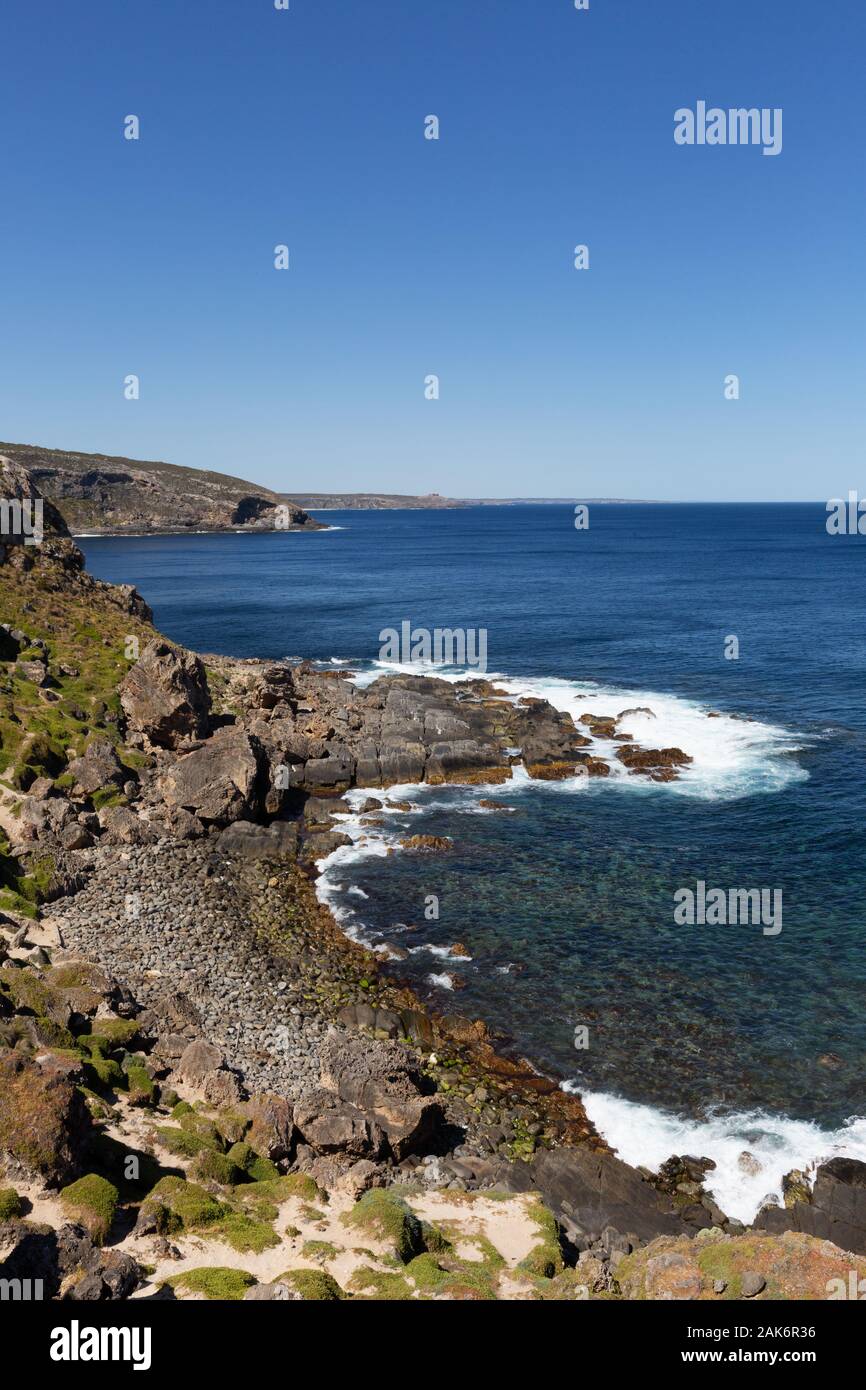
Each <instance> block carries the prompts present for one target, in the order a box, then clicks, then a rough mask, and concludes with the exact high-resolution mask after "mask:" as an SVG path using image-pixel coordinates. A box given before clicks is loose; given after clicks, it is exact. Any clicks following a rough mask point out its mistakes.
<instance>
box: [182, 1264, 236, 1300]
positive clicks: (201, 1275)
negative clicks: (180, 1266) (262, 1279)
mask: <svg viewBox="0 0 866 1390" xmlns="http://www.w3.org/2000/svg"><path fill="white" fill-rule="evenodd" d="M164 1282H165V1283H166V1284H170V1285H171V1286H172V1288H173V1289H174V1290H175V1291H176V1292H180V1293H181V1294H183V1293H190V1294H198V1295H200V1296H201V1297H203V1298H208V1299H222V1300H223V1301H230V1302H238V1301H239V1300H240V1299H242V1298H243V1296H244V1294H245V1293H246V1291H247V1289H251V1288H252V1287H253V1285H254V1284H257V1283H258V1280H257V1279H256V1277H255V1275H253V1274H248V1273H247V1271H246V1270H245V1269H227V1268H224V1267H221V1266H219V1265H212V1266H204V1265H203V1266H202V1267H201V1268H200V1269H188V1270H187V1271H186V1272H185V1273H184V1274H175V1275H173V1276H172V1277H171V1278H170V1279H166V1280H165V1281H164Z"/></svg>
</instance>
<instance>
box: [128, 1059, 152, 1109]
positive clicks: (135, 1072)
mask: <svg viewBox="0 0 866 1390" xmlns="http://www.w3.org/2000/svg"><path fill="white" fill-rule="evenodd" d="M125 1070H126V1088H127V1091H128V1092H129V1103H130V1105H155V1104H156V1085H155V1083H154V1081H153V1079H152V1077H151V1076H150V1073H149V1072H148V1070H147V1068H146V1067H145V1066H144V1065H142V1064H141V1063H138V1062H130V1063H129V1064H128V1066H127V1067H126V1069H125Z"/></svg>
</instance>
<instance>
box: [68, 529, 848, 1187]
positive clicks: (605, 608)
mask: <svg viewBox="0 0 866 1390" xmlns="http://www.w3.org/2000/svg"><path fill="white" fill-rule="evenodd" d="M318 515H319V519H320V520H324V521H327V522H328V523H329V524H330V525H331V526H334V527H339V528H341V529H334V530H330V531H328V532H323V533H315V534H308V535H305V534H302V533H289V534H284V533H266V534H252V535H240V534H232V535H192V536H182V537H174V536H172V537H146V538H140V539H139V538H124V539H109V538H85V539H83V540H82V541H81V542H80V543H81V544H82V545H83V548H84V550H85V552H86V556H87V563H88V567H89V569H90V570H91V571H92V572H93V573H95V574H97V575H99V576H100V577H102V578H105V579H109V580H113V581H115V582H132V583H134V584H136V585H137V586H138V588H139V589H140V590H141V592H142V593H143V595H144V596H145V597H146V599H147V601H148V602H149V603H150V604H151V606H152V607H153V609H154V614H155V620H156V623H157V625H158V627H159V628H160V629H161V630H162V631H163V632H164V633H166V634H167V635H168V636H170V637H172V638H174V639H176V640H178V641H180V642H183V643H186V644H188V645H189V646H192V647H194V648H196V649H197V650H199V651H205V652H206V651H218V652H223V653H230V654H234V655H238V656H267V657H301V656H304V657H312V658H315V659H318V660H321V661H327V662H330V661H332V660H333V659H338V660H339V661H340V663H341V664H348V665H352V666H354V667H355V668H356V669H358V670H365V669H368V668H369V667H370V666H371V665H372V663H374V662H375V660H376V658H377V655H378V651H379V645H380V643H379V632H380V630H381V629H383V628H386V627H399V625H400V623H401V621H403V620H404V619H409V620H411V622H412V623H413V626H416V627H429V628H434V627H437V626H438V627H449V628H455V627H465V628H480V627H483V628H485V629H486V630H487V633H488V669H489V671H490V672H494V673H497V674H499V675H501V676H505V677H509V678H511V679H513V680H514V681H516V682H522V683H523V684H522V685H521V687H520V688H521V689H522V690H524V691H525V692H527V693H539V694H546V695H548V696H549V697H550V698H555V699H556V701H557V702H559V703H560V704H561V706H562V707H564V708H569V709H573V710H574V711H575V712H576V713H579V712H580V711H581V709H582V708H584V707H586V708H593V707H595V708H597V709H598V708H604V709H610V710H612V711H613V712H617V710H618V709H619V708H625V707H627V706H630V705H633V704H635V703H640V704H646V705H648V706H650V707H654V712H655V713H656V715H657V723H656V725H655V726H654V727H655V728H656V729H658V730H663V731H664V733H665V738H663V739H659V740H657V741H661V742H667V741H670V742H674V743H675V742H678V741H679V742H681V746H685V747H686V751H694V752H695V757H696V763H695V767H694V769H693V771H692V772H691V773H690V774H689V778H688V780H684V782H683V783H682V784H679V783H678V784H676V785H675V786H673V787H665V786H653V785H649V784H647V783H646V782H645V781H643V779H637V778H626V777H619V778H611V779H610V780H609V781H608V782H606V783H605V782H601V781H598V782H596V781H593V782H591V783H589V784H587V783H586V782H585V781H584V782H583V783H581V784H579V785H578V784H563V785H554V786H546V785H545V786H541V785H538V784H535V785H531V786H527V785H526V784H521V785H520V786H519V787H514V788H511V787H505V788H501V789H499V790H498V791H497V792H496V793H495V795H496V796H497V797H499V798H500V799H502V800H503V802H504V803H505V804H508V805H511V806H513V807H515V808H516V810H515V814H513V815H496V814H489V815H485V814H478V813H477V800H478V797H479V796H482V795H484V794H485V790H484V789H482V790H481V791H480V792H479V791H478V790H477V789H473V790H472V792H467V791H465V790H460V789H446V790H444V791H443V790H441V789H435V790H431V792H430V793H429V794H428V795H426V796H425V795H423V794H422V795H420V796H417V800H418V803H419V805H420V807H421V810H420V811H419V812H418V813H416V814H415V815H414V816H412V817H411V823H412V828H413V830H418V829H422V828H423V829H424V830H427V831H431V832H434V833H441V834H446V835H449V836H451V837H452V838H453V839H454V842H455V847H454V851H453V852H452V853H451V854H448V855H443V856H437V857H435V858H432V857H431V858H427V859H425V860H419V859H418V858H413V857H410V856H407V855H402V854H397V855H394V856H392V857H389V858H387V859H383V858H381V857H373V858H371V857H366V858H365V857H363V855H361V854H353V853H350V854H348V855H346V856H345V860H344V862H339V861H338V862H336V863H335V864H334V865H333V867H332V868H331V869H330V870H329V879H330V881H331V894H332V901H334V902H335V904H337V905H339V903H341V902H342V903H344V904H345V908H346V913H347V915H348V912H349V909H350V908H352V909H354V914H355V917H354V919H353V920H355V919H356V920H357V925H358V928H359V929H362V934H363V933H364V932H366V933H367V939H374V940H375V939H381V940H391V941H395V942H399V944H401V945H403V946H407V947H412V948H414V947H418V946H421V947H423V948H425V949H418V950H414V951H413V954H412V955H411V956H410V958H409V960H408V961H406V962H403V963H402V964H401V966H400V972H401V973H402V974H403V975H407V974H408V975H409V976H410V977H411V978H412V979H413V982H414V983H415V984H416V985H417V986H418V988H419V989H420V990H421V991H422V992H426V993H428V994H429V996H430V997H431V998H432V999H434V1000H435V1002H436V1004H437V1005H438V1006H439V1007H451V1008H453V1009H455V1010H458V1011H459V1012H461V1013H473V1014H480V1015H482V1016H483V1017H485V1018H486V1019H488V1021H489V1022H491V1023H493V1024H494V1025H496V1026H497V1027H499V1028H500V1029H502V1030H503V1031H505V1032H506V1033H507V1034H509V1035H510V1036H511V1037H512V1038H513V1039H514V1041H515V1045H516V1046H518V1047H519V1048H520V1049H521V1050H522V1051H523V1052H524V1053H525V1055H527V1056H528V1057H530V1058H531V1059H533V1060H534V1061H535V1062H536V1063H537V1064H538V1065H539V1066H542V1067H544V1068H547V1069H550V1070H551V1071H552V1072H554V1073H555V1074H557V1075H559V1076H561V1077H564V1078H572V1079H573V1080H574V1081H575V1082H576V1083H577V1084H579V1085H580V1086H581V1087H582V1088H586V1090H587V1091H588V1092H589V1093H591V1094H592V1095H597V1096H598V1097H600V1098H601V1099H600V1100H599V1107H598V1113H600V1114H602V1115H604V1117H605V1120H606V1123H608V1124H609V1126H611V1127H612V1128H614V1129H617V1126H618V1127H619V1129H618V1134H617V1142H619V1143H620V1145H621V1151H623V1152H624V1153H626V1156H632V1157H637V1156H639V1154H638V1152H637V1150H635V1152H634V1153H632V1152H631V1151H630V1150H629V1145H628V1142H624V1140H623V1134H625V1133H626V1131H628V1133H629V1134H630V1133H631V1131H632V1130H635V1129H636V1127H640V1126H641V1125H642V1126H644V1127H646V1126H647V1125H648V1124H649V1121H648V1119H647V1116H652V1115H656V1114H664V1115H667V1116H679V1117H681V1118H682V1120H683V1123H686V1122H688V1123H691V1124H693V1125H698V1124H701V1123H703V1122H704V1120H703V1118H702V1117H706V1115H707V1114H708V1113H713V1112H716V1113H721V1114H722V1115H725V1114H730V1115H736V1116H740V1117H741V1123H740V1125H739V1129H738V1130H737V1132H736V1143H737V1144H738V1145H739V1148H740V1149H742V1148H743V1147H751V1148H752V1149H753V1150H754V1151H756V1152H761V1153H764V1152H765V1151H766V1150H767V1147H768V1145H769V1147H770V1148H772V1146H773V1144H776V1146H777V1147H780V1148H784V1149H785V1153H786V1155H787V1156H790V1154H789V1151H790V1152H794V1151H795V1150H796V1154H795V1156H797V1155H799V1149H798V1148H797V1143H795V1142H794V1141H793V1140H792V1138H791V1136H792V1134H795V1133H796V1135H798V1136H799V1140H798V1142H800V1143H801V1146H802V1141H803V1134H804V1133H805V1132H806V1130H805V1129H804V1126H811V1127H812V1129H814V1127H815V1126H820V1127H822V1129H823V1130H825V1131H827V1132H829V1131H831V1130H838V1128H839V1127H840V1126H842V1125H843V1123H844V1122H845V1121H846V1119H849V1118H850V1117H851V1116H863V1115H866V1095H864V1077H866V854H864V849H866V833H864V821H866V816H864V811H866V794H864V769H866V700H864V690H866V538H862V537H856V536H855V537H831V536H829V535H828V534H827V532H826V529H825V524H824V523H825V510H824V506H823V504H820V503H816V504H803V505H799V504H796V505H774V504H768V505H715V506H713V505H679V506H674V505H652V506H637V505H609V506H602V505H595V506H592V507H591V509H590V526H589V529H588V530H585V531H578V530H575V528H574V524H573V514H572V509H571V508H569V507H565V506H536V507H488V508H469V509H466V510H456V511H440V512H429V511H423V512H413V511H399V512H329V513H320V514H318ZM731 636H735V637H736V638H737V639H738V642H739V659H738V660H728V659H726V658H725V645H726V639H727V638H729V637H731ZM729 645H730V644H729ZM619 692H622V693H621V694H620V693H619ZM594 702H595V705H594ZM578 706H580V709H579V708H578ZM710 710H713V711H719V712H721V713H722V715H723V716H730V715H736V716H741V717H742V718H738V719H732V718H722V719H721V720H707V719H706V713H707V712H708V711H710ZM747 719H748V720H753V721H756V722H755V723H752V724H749V723H746V722H744V720H747ZM689 738H693V739H694V748H693V749H690V748H689V747H688V746H687V740H688V739H689ZM637 741H640V737H638V739H637ZM488 794H489V790H488ZM408 823H409V820H408V819H407V818H406V817H404V818H403V819H402V820H399V819H398V820H396V821H394V822H393V828H394V830H396V831H400V830H401V829H402V827H403V826H404V825H406V824H408ZM403 833H405V832H403ZM697 880H704V881H706V882H707V883H708V884H709V885H710V886H720V887H723V888H725V889H728V888H731V887H741V888H748V887H767V888H773V889H780V890H781V891H782V893H783V904H784V910H783V929H782V931H781V933H780V934H778V935H777V936H765V935H764V934H763V933H762V931H761V929H760V926H752V925H743V924H739V925H726V926H714V927H711V926H699V925H695V926H677V925H675V923H674V920H673V894H674V892H675V891H676V889H678V888H680V887H683V886H691V887H693V886H694V884H695V883H696V881H697ZM350 887H355V888H360V889H361V890H362V891H363V892H364V893H366V894H367V897H366V898H361V897H360V895H358V894H357V893H355V894H349V892H348V890H349V888H350ZM427 894H436V895H437V896H438V898H439V900H440V918H439V920H438V921H431V922H427V921H425V920H424V916H423V908H424V901H425V896H426V895H427ZM406 923H410V924H414V925H415V926H416V928H417V929H416V930H415V931H412V932H406V931H402V930H401V929H400V927H401V925H402V924H406ZM455 941H461V942H464V943H466V944H467V945H468V947H469V949H470V951H471V953H472V960H471V962H468V963H464V962H450V963H449V962H444V961H443V958H442V956H441V955H437V954H435V952H431V951H430V950H428V949H426V948H427V947H430V946H432V947H438V948H439V949H440V950H442V949H443V948H446V947H448V946H449V945H450V944H451V943H453V942H455ZM449 973H450V975H451V976H452V977H453V976H454V975H456V976H459V979H458V980H457V981H456V982H454V983H456V984H458V985H462V988H460V989H458V990H455V991H454V993H452V994H449V993H448V992H447V990H446V989H445V988H444V986H445V985H446V984H447V983H448V981H447V980H444V979H443V978H442V977H443V975H446V974H449ZM437 977H438V978H437ZM578 1025H587V1026H588V1028H589V1047H588V1048H587V1049H586V1050H580V1051H579V1050H577V1049H576V1048H575V1045H574V1030H575V1027H576V1026H578ZM611 1098H613V1100H612V1099H611ZM611 1105H615V1106H616V1107H618V1108H616V1114H615V1115H614V1114H613V1113H612V1111H611V1108H610V1107H611ZM634 1106H638V1107H640V1108H639V1109H634V1108H633V1107H634ZM591 1113H592V1111H591ZM754 1115H762V1116H765V1117H769V1118H768V1120H767V1124H766V1125H765V1126H764V1132H763V1133H762V1134H759V1133H757V1129H756V1125H755V1124H753V1126H752V1130H750V1129H749V1124H748V1123H747V1122H746V1120H743V1119H742V1117H743V1116H754ZM776 1121H778V1123H776ZM788 1122H790V1123H788ZM798 1122H801V1123H800V1128H799V1129H798V1128H797V1123H798ZM671 1123H672V1122H671ZM786 1125H787V1128H786V1127H785V1126H786ZM623 1126H625V1130H624V1129H623ZM629 1126H630V1127H631V1129H629ZM856 1128H857V1127H855V1129H856ZM730 1129H731V1125H730V1124H729V1125H728V1130H730ZM812 1129H809V1131H808V1132H809V1133H812ZM753 1131H754V1132H753ZM770 1131H772V1133H771V1132H770ZM857 1132H858V1133H859V1132H861V1131H860V1130H858V1131H857ZM768 1134H769V1138H768V1137H767V1136H768ZM668 1137H671V1135H666V1137H665V1142H666V1140H667V1138H668ZM702 1137H703V1140H704V1150H705V1151H706V1150H707V1149H708V1148H710V1147H711V1141H710V1135H709V1131H707V1130H704V1131H703V1132H702ZM716 1137H717V1138H718V1134H717V1136H716ZM626 1138H627V1136H626ZM741 1141H742V1142H741ZM635 1142H636V1143H637V1142H638V1136H636V1135H635ZM647 1142H648V1141H647ZM719 1142H721V1140H719ZM864 1142H866V1141H864ZM762 1146H763V1147H762ZM650 1147H652V1146H651V1145H650ZM626 1151H628V1152H626ZM667 1151H668V1152H670V1147H668V1150H667ZM851 1151H852V1152H853V1151H854V1150H853V1149H852V1150H851ZM641 1152H643V1151H641ZM858 1152H859V1150H858ZM807 1156H808V1155H807ZM861 1156H862V1155H861ZM789 1166H790V1165H789ZM758 1181H759V1183H760V1179H759V1180H758ZM767 1186H772V1183H770V1182H766V1181H765V1183H764V1190H766V1188H767ZM731 1203H732V1204H733V1205H736V1202H735V1201H734V1199H733V1198H732V1199H731Z"/></svg>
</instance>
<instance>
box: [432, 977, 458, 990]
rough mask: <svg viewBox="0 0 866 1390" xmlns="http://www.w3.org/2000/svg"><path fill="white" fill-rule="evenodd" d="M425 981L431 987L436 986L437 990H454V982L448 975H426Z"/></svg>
mask: <svg viewBox="0 0 866 1390" xmlns="http://www.w3.org/2000/svg"><path fill="white" fill-rule="evenodd" d="M427 979H428V980H429V981H430V984H431V985H436V986H437V988H438V989H453V988H454V981H453V980H452V978H451V976H450V975H428V976H427Z"/></svg>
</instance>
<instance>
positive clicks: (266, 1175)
mask: <svg viewBox="0 0 866 1390" xmlns="http://www.w3.org/2000/svg"><path fill="white" fill-rule="evenodd" d="M228 1156H229V1158H230V1159H231V1161H232V1163H234V1164H236V1165H237V1167H238V1168H240V1170H241V1172H242V1173H245V1174H246V1176H247V1177H248V1178H249V1180H250V1181H251V1182H268V1181H270V1180H272V1179H274V1178H278V1177H279V1176H280V1170H279V1169H278V1168H277V1167H276V1165H275V1164H273V1163H271V1161H270V1159H267V1158H262V1156H261V1154H257V1153H256V1151H255V1149H253V1148H251V1147H250V1145H249V1144H244V1143H243V1142H241V1143H239V1144H232V1146H231V1148H230V1149H229V1152H228Z"/></svg>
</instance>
